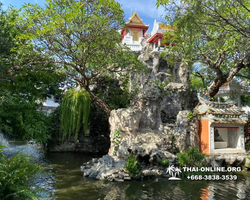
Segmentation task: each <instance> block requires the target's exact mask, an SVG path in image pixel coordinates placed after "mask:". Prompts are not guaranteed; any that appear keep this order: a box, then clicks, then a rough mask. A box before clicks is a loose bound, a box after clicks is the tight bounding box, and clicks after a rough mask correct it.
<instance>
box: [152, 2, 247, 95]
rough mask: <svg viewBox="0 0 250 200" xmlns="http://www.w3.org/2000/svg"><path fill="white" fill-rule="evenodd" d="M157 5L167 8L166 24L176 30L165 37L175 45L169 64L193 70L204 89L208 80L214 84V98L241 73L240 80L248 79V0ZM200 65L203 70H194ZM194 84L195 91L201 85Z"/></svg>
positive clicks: (158, 3)
mask: <svg viewBox="0 0 250 200" xmlns="http://www.w3.org/2000/svg"><path fill="white" fill-rule="evenodd" d="M156 5H157V7H159V6H164V7H165V11H166V12H165V13H166V16H165V18H166V21H167V22H168V23H169V24H170V25H171V26H172V27H173V28H174V31H166V32H165V36H164V38H165V41H166V42H170V43H173V44H174V46H170V47H169V51H168V61H169V62H171V63H175V62H176V61H177V62H180V61H181V62H182V63H185V64H187V65H189V66H190V67H191V66H192V67H191V68H192V70H193V71H194V73H193V75H194V76H196V77H198V78H200V79H201V81H202V84H203V87H206V85H205V84H206V83H207V80H208V79H210V78H211V80H214V82H215V84H214V87H213V88H211V90H210V92H209V95H210V96H211V97H213V96H214V95H215V94H216V93H217V91H218V88H219V87H220V86H221V85H222V84H223V83H225V82H227V81H231V80H232V79H233V77H234V76H235V75H237V74H238V73H239V72H241V73H242V74H241V78H244V77H249V70H247V69H248V68H249V65H250V62H249V61H248V62H243V61H245V60H249V54H248V52H249V51H248V48H249V44H250V40H249V37H250V34H249V31H248V28H249V20H245V19H249V18H250V12H249V1H248V0H240V1H235V0H227V1H224V0H180V1H179V0H157V3H156ZM235 55H237V56H235ZM197 63H201V64H203V69H201V68H200V69H197V70H195V69H194V68H195V65H197ZM244 69H245V70H244ZM242 75H243V76H242ZM244 75H246V76H244ZM191 81H192V82H193V83H192V87H196V85H197V84H199V85H200V84H201V82H200V81H198V80H197V79H193V80H192V79H191ZM210 82H211V81H210Z"/></svg>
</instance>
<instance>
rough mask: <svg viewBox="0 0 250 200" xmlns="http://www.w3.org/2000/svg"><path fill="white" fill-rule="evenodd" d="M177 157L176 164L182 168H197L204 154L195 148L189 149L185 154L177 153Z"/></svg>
mask: <svg viewBox="0 0 250 200" xmlns="http://www.w3.org/2000/svg"><path fill="white" fill-rule="evenodd" d="M177 157H178V163H179V164H180V166H182V167H184V166H185V167H198V166H199V165H200V164H201V162H202V161H203V159H204V158H205V154H203V153H201V152H200V151H199V150H198V149H197V148H194V147H191V148H189V149H188V150H187V151H186V152H183V153H178V154H177Z"/></svg>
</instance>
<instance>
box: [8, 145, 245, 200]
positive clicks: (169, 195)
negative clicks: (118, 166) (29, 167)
mask: <svg viewBox="0 0 250 200" xmlns="http://www.w3.org/2000/svg"><path fill="white" fill-rule="evenodd" d="M6 145H8V149H5V153H6V154H8V155H10V154H13V153H14V152H16V151H18V150H20V149H24V152H26V153H27V154H28V153H29V154H32V155H33V156H34V157H35V158H36V159H37V160H39V162H40V163H43V164H44V166H45V172H43V173H42V174H39V175H38V176H37V177H36V179H35V182H34V183H33V184H34V187H35V185H36V186H37V185H39V186H41V187H42V188H44V191H42V192H39V194H40V195H41V198H40V199H41V200H196V199H201V200H228V199H233V200H234V199H245V200H248V199H250V173H249V172H245V173H242V174H239V175H238V180H237V181H191V180H187V179H183V180H182V181H169V180H168V179H160V178H159V179H150V180H147V181H131V182H118V183H117V182H107V181H96V180H93V179H88V178H85V177H82V176H81V172H80V166H81V164H82V163H83V162H86V161H88V160H90V159H91V158H92V157H93V155H83V154H77V153H47V154H44V152H43V151H41V150H40V149H38V148H37V147H36V146H34V145H33V146H32V145H19V146H16V145H14V144H13V145H12V144H8V143H6Z"/></svg>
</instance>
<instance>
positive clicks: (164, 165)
mask: <svg viewBox="0 0 250 200" xmlns="http://www.w3.org/2000/svg"><path fill="white" fill-rule="evenodd" d="M159 165H161V166H163V167H166V166H168V165H169V161H168V160H166V159H161V160H160V161H159Z"/></svg>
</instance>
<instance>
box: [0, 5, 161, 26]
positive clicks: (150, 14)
mask: <svg viewBox="0 0 250 200" xmlns="http://www.w3.org/2000/svg"><path fill="white" fill-rule="evenodd" d="M116 1H117V2H119V3H120V4H121V5H122V8H123V10H124V12H125V15H126V16H125V20H126V21H128V18H129V17H130V15H131V8H132V10H133V13H134V11H135V9H136V10H137V13H138V15H139V16H140V18H141V19H143V23H145V24H146V25H150V27H149V31H151V30H152V28H153V23H154V20H155V19H157V21H163V19H162V14H163V8H159V9H156V6H155V4H156V0H116ZM0 2H2V3H3V4H4V6H3V8H4V9H6V8H7V7H8V6H9V5H13V6H14V7H16V8H20V7H21V6H22V5H23V4H24V3H32V4H35V3H37V4H38V5H43V4H44V3H45V0H0Z"/></svg>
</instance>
